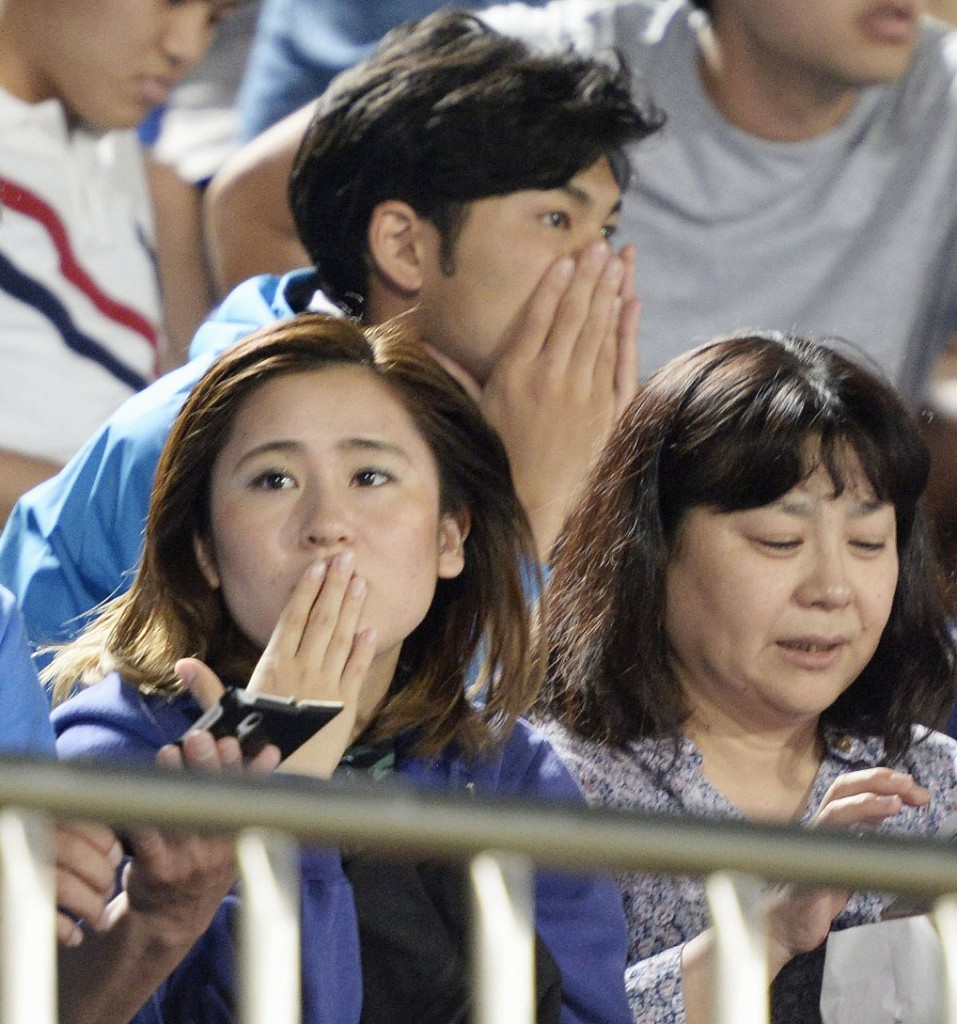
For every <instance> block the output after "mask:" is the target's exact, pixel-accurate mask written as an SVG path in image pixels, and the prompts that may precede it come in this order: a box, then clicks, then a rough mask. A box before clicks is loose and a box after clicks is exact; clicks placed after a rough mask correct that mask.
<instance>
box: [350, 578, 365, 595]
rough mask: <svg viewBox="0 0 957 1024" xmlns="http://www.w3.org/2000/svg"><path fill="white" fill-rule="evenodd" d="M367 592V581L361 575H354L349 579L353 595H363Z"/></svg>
mask: <svg viewBox="0 0 957 1024" xmlns="http://www.w3.org/2000/svg"><path fill="white" fill-rule="evenodd" d="M365 592H366V581H365V580H364V579H363V578H362V577H361V576H353V577H352V579H351V580H349V593H350V594H351V596H352V597H362V595H363V594H364V593H365Z"/></svg>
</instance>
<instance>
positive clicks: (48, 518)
mask: <svg viewBox="0 0 957 1024" xmlns="http://www.w3.org/2000/svg"><path fill="white" fill-rule="evenodd" d="M311 276H312V272H311V271H299V272H297V273H294V274H287V275H286V277H284V278H277V277H269V276H262V277H255V278H252V279H250V280H249V281H245V282H243V284H241V285H239V287H237V288H236V289H235V290H234V291H233V292H232V293H231V294H230V295H229V296H227V298H226V299H225V300H224V301H223V303H222V305H221V306H220V307H219V310H218V311H217V313H216V315H215V316H214V317H213V318H212V319H211V320H209V321H207V322H206V323H205V324H203V326H202V327H201V328H200V329H199V332H198V333H197V335H196V337H195V339H194V340H193V346H192V348H191V350H190V353H191V356H193V358H191V360H190V362H188V363H187V364H186V365H185V366H182V367H180V368H178V369H176V370H174V371H172V372H171V373H168V374H166V376H164V377H162V378H160V379H159V380H158V381H156V382H155V383H154V384H151V385H150V386H149V387H148V388H146V389H145V390H143V391H140V392H138V393H137V394H135V395H133V396H132V397H131V398H129V399H128V400H127V401H126V402H124V403H123V405H122V406H120V408H119V409H118V410H117V411H116V412H115V413H114V414H113V415H112V416H111V417H110V418H109V419H108V420H107V421H106V423H105V424H104V425H103V426H102V427H101V428H100V429H99V430H98V431H97V433H96V434H94V435H93V437H92V438H91V439H90V440H89V441H88V442H87V443H86V444H85V445H84V446H83V448H81V449H80V451H79V452H77V454H76V455H75V456H74V457H73V458H72V459H71V460H70V461H69V462H68V463H67V465H66V466H65V467H64V468H63V469H62V470H61V471H60V472H59V473H58V474H57V475H56V476H55V477H53V478H52V479H51V480H47V481H46V482H45V483H42V484H40V485H39V486H38V487H35V488H33V490H31V491H28V492H27V493H26V494H25V495H24V496H23V497H22V498H21V499H20V501H19V502H18V503H17V505H16V507H15V508H14V510H13V512H12V513H11V515H10V519H9V521H8V522H7V525H6V528H5V530H4V531H3V536H2V538H0V583H2V584H3V585H5V586H7V587H8V588H9V589H10V590H11V591H13V594H14V595H15V597H16V599H17V603H18V604H19V606H20V611H21V612H22V614H23V618H24V621H25V622H26V627H27V634H28V636H29V637H30V639H31V640H32V641H33V642H34V643H36V644H47V643H51V642H59V641H63V640H68V639H70V638H71V637H72V636H74V635H75V634H76V633H77V632H78V631H79V629H80V627H81V626H82V625H83V624H84V623H85V622H86V620H87V618H88V617H89V613H90V612H91V610H92V609H93V608H95V607H96V605H98V604H99V603H100V602H101V601H104V600H106V599H107V598H108V597H110V596H112V595H113V594H115V593H118V592H120V591H123V590H125V589H126V587H127V586H128V585H129V583H130V581H131V578H132V574H133V571H134V570H135V568H136V566H137V565H138V564H139V560H140V553H141V551H142V539H143V526H144V523H145V522H146V514H147V510H148V508H149V499H150V492H151V491H152V487H153V477H154V476H155V474H156V464H157V462H158V461H159V456H160V452H161V451H162V449H163V445H164V443H165V442H166V437H167V435H168V434H169V432H170V428H171V427H172V424H173V420H174V419H175V418H176V414H177V413H178V412H179V410H180V407H181V406H182V404H183V402H184V401H185V400H186V396H187V395H188V394H189V392H190V390H191V389H192V387H193V385H194V384H195V383H196V381H197V380H199V378H200V376H202V374H203V373H204V372H205V371H206V369H207V368H208V367H209V364H210V363H211V362H212V359H213V358H214V357H215V356H216V355H218V354H219V353H220V352H222V351H223V349H225V348H226V347H227V346H229V345H231V344H232V343H233V342H234V341H238V340H239V339H240V338H243V337H245V336H246V335H247V334H250V333H251V332H252V331H254V330H256V328H258V327H261V326H263V325H264V324H268V323H272V322H273V321H276V320H281V319H283V318H285V317H288V316H291V315H293V313H294V312H295V311H294V310H293V309H292V308H291V307H290V305H289V303H288V302H287V300H286V289H287V286H295V287H297V288H298V290H300V291H303V292H304V293H305V294H306V295H307V296H308V294H309V292H308V284H309V280H310V278H311Z"/></svg>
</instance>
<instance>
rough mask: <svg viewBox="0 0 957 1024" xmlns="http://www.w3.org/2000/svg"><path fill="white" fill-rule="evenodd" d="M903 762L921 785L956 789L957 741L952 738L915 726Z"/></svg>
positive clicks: (933, 730)
mask: <svg viewBox="0 0 957 1024" xmlns="http://www.w3.org/2000/svg"><path fill="white" fill-rule="evenodd" d="M903 760H904V766H905V768H906V769H907V770H908V771H910V772H911V774H913V775H914V777H915V778H916V779H917V781H918V782H920V783H921V784H922V785H927V784H930V785H932V786H934V785H937V784H946V785H947V786H949V787H950V788H954V789H957V740H955V739H954V738H953V737H952V736H947V735H946V734H944V733H942V732H937V731H936V730H935V729H928V728H926V727H925V726H922V725H915V726H913V728H912V729H911V745H910V746H909V747H908V748H907V752H906V753H905V755H904V759H903Z"/></svg>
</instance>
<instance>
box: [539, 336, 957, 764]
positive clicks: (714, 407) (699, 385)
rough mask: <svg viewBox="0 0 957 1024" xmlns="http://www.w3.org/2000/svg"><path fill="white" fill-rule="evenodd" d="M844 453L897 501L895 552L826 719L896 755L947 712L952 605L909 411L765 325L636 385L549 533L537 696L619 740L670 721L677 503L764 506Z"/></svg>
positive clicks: (663, 728) (873, 382) (843, 467)
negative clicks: (894, 569) (546, 647)
mask: <svg viewBox="0 0 957 1024" xmlns="http://www.w3.org/2000/svg"><path fill="white" fill-rule="evenodd" d="M850 452H852V453H853V454H854V455H855V456H856V457H857V459H858V461H859V463H860V466H861V468H862V469H863V472H864V474H865V475H866V477H867V479H868V481H869V482H870V484H871V486H872V487H873V489H874V492H875V495H876V496H877V498H878V499H879V500H881V501H888V502H890V503H891V504H892V505H893V506H894V510H895V513H896V518H897V538H896V539H897V552H898V559H899V566H900V568H899V575H898V583H897V589H896V592H895V596H894V601H893V607H892V610H891V614H890V619H889V621H888V624H887V626H886V628H885V629H884V633H883V635H882V637H881V640H880V643H879V644H878V647H877V650H876V651H875V653H874V656H873V658H872V659H871V661H870V662H869V663H868V665H867V666H866V667H865V668H864V670H863V671H862V672H861V674H860V676H859V677H858V678H857V679H856V680H855V681H854V682H853V683H852V684H851V686H850V687H849V688H848V689H847V690H846V691H845V692H844V693H843V694H842V695H841V696H840V697H839V698H838V700H836V701H835V702H834V704H832V705H831V706H830V707H829V708H828V709H827V710H826V711H825V712H824V714H823V716H822V726H824V725H829V724H830V725H833V726H835V727H838V728H841V729H845V730H848V731H851V732H853V733H856V734H858V735H877V736H881V737H882V738H883V739H884V741H885V744H886V749H887V752H888V756H889V758H891V759H893V758H894V757H895V756H897V755H898V754H900V753H901V752H902V751H903V750H904V749H905V748H906V747H907V746H908V745H909V744H910V742H911V726H912V725H913V724H915V723H918V722H920V723H924V724H926V725H931V726H935V727H939V726H940V725H942V724H943V722H944V721H945V720H946V716H947V714H948V712H949V710H950V708H951V707H952V705H953V702H954V685H955V644H954V637H953V634H952V632H951V630H950V628H949V623H950V621H951V620H950V616H951V615H952V611H953V608H952V603H951V602H950V600H949V597H948V593H947V591H946V590H945V587H944V580H943V578H942V575H941V573H940V570H939V567H938V564H937V561H936V558H935V556H934V554H933V552H932V550H931V543H930V540H929V536H928V528H927V524H926V521H925V517H924V510H923V501H922V495H923V492H924V488H925V485H926V483H927V476H928V470H929V457H928V453H927V449H926V447H925V445H924V442H923V440H922V439H921V436H920V430H919V426H918V424H917V422H916V420H915V419H914V417H913V416H912V415H911V414H910V412H909V411H908V410H907V408H906V407H905V406H904V404H903V402H902V401H901V400H900V398H899V397H898V396H897V395H896V393H895V392H894V390H893V389H892V388H891V386H890V385H889V384H887V383H885V382H884V381H883V380H882V379H881V378H880V377H878V376H877V374H876V373H873V372H870V371H869V370H865V369H863V368H862V367H861V366H860V365H858V364H857V363H856V362H855V361H854V360H852V359H851V358H848V357H847V356H845V355H843V354H841V353H839V352H838V351H836V350H835V348H833V347H831V346H829V345H824V344H819V343H816V342H813V341H809V340H806V339H802V338H797V337H791V336H786V335H781V334H776V333H767V334H746V335H739V336H734V337H729V338H723V339H718V340H716V341H713V342H711V343H709V344H706V345H704V346H701V347H699V348H697V349H695V350H694V351H691V352H689V353H686V354H684V355H682V356H679V357H678V358H676V359H673V360H672V361H671V362H670V363H668V364H666V365H665V366H664V367H662V368H661V369H660V370H659V371H658V372H657V373H656V374H655V375H654V376H653V377H652V378H650V379H649V380H648V382H647V383H646V384H645V385H644V386H643V387H642V388H641V389H640V391H639V393H638V394H637V395H636V397H635V398H634V400H633V401H632V404H631V405H630V407H629V408H628V410H627V411H626V413H625V415H624V417H623V419H622V420H621V422H620V423H619V425H618V427H617V429H616V430H615V431H614V433H613V435H612V436H611V438H610V439H609V441H608V443H607V445H606V446H605V448H604V450H603V452H602V454H601V456H600V458H599V459H598V461H597V464H596V465H595V466H594V467H593V469H592V472H591V475H590V477H589V480H588V482H587V484H586V485H585V487H584V490H583V492H582V497H581V499H580V501H579V502H578V504H577V507H576V508H575V509H574V510H573V512H572V514H571V516H570V517H569V520H568V522H567V523H566V525H565V529H564V531H563V533H562V536H561V537H560V538H559V541H558V546H557V555H556V558H555V561H554V572H553V576H552V579H551V581H550V584H549V588H548V592H547V595H548V599H549V600H548V605H549V627H548V632H549V638H550V643H551V654H550V658H549V669H548V678H547V682H546V688H545V691H544V694H543V706H544V709H545V712H546V713H547V714H550V715H554V716H557V717H558V718H560V719H561V720H563V721H564V722H565V723H566V724H567V725H568V726H569V728H571V729H573V730H575V731H577V732H578V733H580V734H581V735H584V736H587V737H590V738H592V739H597V740H604V741H608V742H612V743H615V744H625V743H627V741H628V740H630V739H634V738H637V737H639V736H669V735H671V736H677V735H678V733H679V732H680V729H681V726H682V723H683V722H684V721H685V719H686V718H687V716H688V712H689V709H688V707H687V705H686V703H685V701H684V699H683V696H682V692H681V689H680V687H679V686H678V683H677V680H676V678H675V676H674V673H673V671H672V668H671V665H670V658H669V650H668V644H667V639H666V637H665V632H664V625H663V618H664V597H665V580H666V573H667V568H668V564H669V560H670V557H671V554H672V551H673V550H674V545H675V543H676V538H677V536H678V530H679V527H680V526H681V523H682V520H683V519H684V517H685V515H686V514H687V513H688V512H689V511H690V510H691V509H692V508H695V507H708V508H713V509H717V510H719V511H721V512H732V511H736V510H739V509H747V508H757V507H760V506H762V505H767V504H769V503H771V502H773V501H776V500H777V499H778V498H780V497H781V496H782V495H784V494H785V493H787V492H788V491H789V490H791V488H792V487H794V486H796V485H797V484H799V483H800V482H801V481H802V480H804V479H805V478H806V477H807V476H809V475H810V474H811V473H812V472H813V471H814V470H815V469H816V468H817V467H818V466H819V465H823V466H824V467H825V468H826V469H827V471H828V473H829V475H830V477H831V479H832V480H833V482H834V485H835V487H836V488H837V490H838V491H840V490H841V489H842V488H843V486H844V485H845V474H846V472H847V466H848V461H847V456H848V454H849V453H850Z"/></svg>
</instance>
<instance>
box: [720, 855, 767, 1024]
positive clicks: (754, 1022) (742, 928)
mask: <svg viewBox="0 0 957 1024" xmlns="http://www.w3.org/2000/svg"><path fill="white" fill-rule="evenodd" d="M764 889H765V886H764V883H763V882H762V881H761V880H760V879H758V878H753V877H752V876H750V875H739V874H734V873H732V872H729V871H716V872H714V874H711V875H709V876H708V877H707V878H706V879H705V891H706V893H707V896H708V908H709V910H710V911H711V920H712V922H713V924H714V937H715V979H714V993H715V999H714V1008H715V1012H714V1020H715V1024H741V1022H742V1021H747V1022H748V1024H767V1022H768V1020H769V1019H770V1014H769V1003H768V965H767V945H766V943H765V941H764V935H765V928H764V917H763V915H762V913H761V912H760V910H759V909H758V901H759V899H760V896H761V894H762V893H763V892H764Z"/></svg>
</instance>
